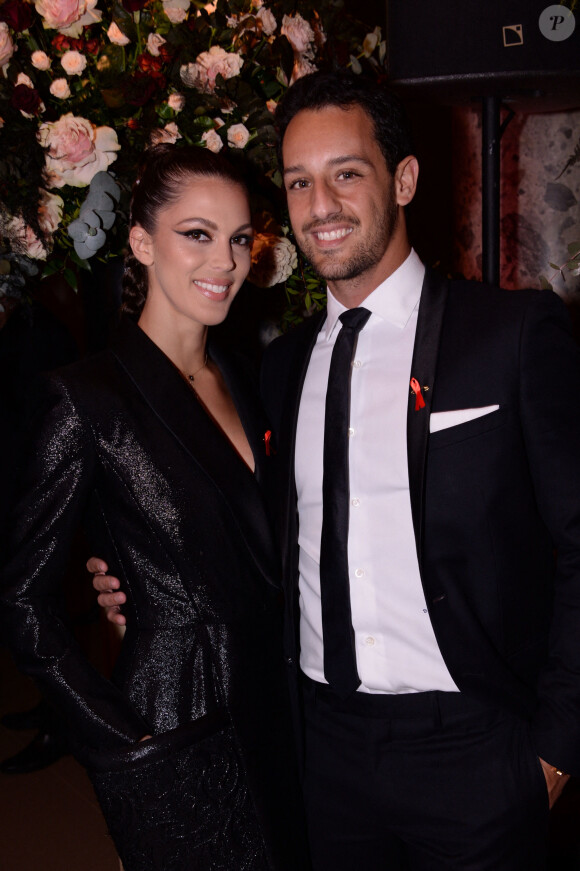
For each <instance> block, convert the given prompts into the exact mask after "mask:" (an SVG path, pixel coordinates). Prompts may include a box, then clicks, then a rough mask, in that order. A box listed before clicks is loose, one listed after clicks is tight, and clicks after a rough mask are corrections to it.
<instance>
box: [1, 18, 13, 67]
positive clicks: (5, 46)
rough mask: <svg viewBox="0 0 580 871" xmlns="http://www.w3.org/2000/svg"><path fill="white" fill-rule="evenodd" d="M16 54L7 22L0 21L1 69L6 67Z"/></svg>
mask: <svg viewBox="0 0 580 871" xmlns="http://www.w3.org/2000/svg"><path fill="white" fill-rule="evenodd" d="M13 54H14V43H13V42H12V37H11V36H10V30H9V29H8V25H7V24H6V22H5V21H0V67H5V66H6V65H7V64H8V62H9V60H10V58H11V57H12V55H13Z"/></svg>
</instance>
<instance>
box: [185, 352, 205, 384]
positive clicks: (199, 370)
mask: <svg viewBox="0 0 580 871" xmlns="http://www.w3.org/2000/svg"><path fill="white" fill-rule="evenodd" d="M206 366H207V354H206V355H205V360H204V361H203V363H202V364H201V366H200V367H199V369H196V370H195V372H192V373H191V375H188V374H187V372H184V373H183V375H184V377H185V378H187V380H188V381H191V382H192V383H193V381H195V376H196V375H198V374H199V373H200V372H201V370H202V369H205V367H206Z"/></svg>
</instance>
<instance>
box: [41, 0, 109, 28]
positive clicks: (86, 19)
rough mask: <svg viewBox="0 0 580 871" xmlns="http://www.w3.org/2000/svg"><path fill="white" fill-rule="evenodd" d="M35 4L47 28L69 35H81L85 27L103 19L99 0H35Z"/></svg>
mask: <svg viewBox="0 0 580 871" xmlns="http://www.w3.org/2000/svg"><path fill="white" fill-rule="evenodd" d="M34 5H35V6H36V11H37V12H38V14H39V15H40V17H41V18H42V24H43V27H44V28H45V29H46V30H59V31H60V32H61V33H64V34H66V35H67V36H73V37H79V36H80V35H81V33H82V32H83V27H85V26H86V25H90V24H95V23H96V22H98V21H100V20H101V12H100V11H99V10H98V9H95V6H96V5H97V0H34Z"/></svg>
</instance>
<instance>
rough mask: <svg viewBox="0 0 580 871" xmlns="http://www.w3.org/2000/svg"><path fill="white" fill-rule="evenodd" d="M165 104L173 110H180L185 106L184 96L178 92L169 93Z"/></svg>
mask: <svg viewBox="0 0 580 871" xmlns="http://www.w3.org/2000/svg"><path fill="white" fill-rule="evenodd" d="M167 105H168V106H169V108H170V109H173V111H174V112H181V110H182V109H183V107H184V106H185V97H184V96H183V94H179V93H175V94H170V95H169V96H168V98H167Z"/></svg>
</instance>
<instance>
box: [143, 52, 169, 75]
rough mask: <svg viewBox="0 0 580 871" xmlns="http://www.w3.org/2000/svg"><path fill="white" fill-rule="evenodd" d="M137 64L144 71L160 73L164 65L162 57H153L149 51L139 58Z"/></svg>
mask: <svg viewBox="0 0 580 871" xmlns="http://www.w3.org/2000/svg"><path fill="white" fill-rule="evenodd" d="M137 66H138V67H139V69H140V70H142V71H143V72H144V73H158V72H159V70H160V69H161V67H162V66H163V61H162V60H161V58H160V57H153V55H152V54H149V52H144V53H143V54H140V55H139V57H138V58H137Z"/></svg>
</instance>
